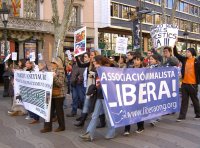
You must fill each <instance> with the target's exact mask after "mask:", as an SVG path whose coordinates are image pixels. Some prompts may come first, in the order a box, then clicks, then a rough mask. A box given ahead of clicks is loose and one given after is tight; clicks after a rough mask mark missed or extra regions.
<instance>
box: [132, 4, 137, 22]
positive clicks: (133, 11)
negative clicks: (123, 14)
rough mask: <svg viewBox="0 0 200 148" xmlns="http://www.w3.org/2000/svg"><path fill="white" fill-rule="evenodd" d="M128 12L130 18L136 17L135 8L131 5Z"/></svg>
mask: <svg viewBox="0 0 200 148" xmlns="http://www.w3.org/2000/svg"><path fill="white" fill-rule="evenodd" d="M130 14H131V15H130V19H132V20H134V19H135V18H136V17H137V14H136V9H135V8H133V7H130Z"/></svg>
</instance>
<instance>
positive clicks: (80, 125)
mask: <svg viewBox="0 0 200 148" xmlns="http://www.w3.org/2000/svg"><path fill="white" fill-rule="evenodd" d="M87 115H88V114H87V113H82V114H81V120H80V122H79V123H77V124H74V125H75V126H77V127H82V126H84V123H85V120H86V119H87Z"/></svg>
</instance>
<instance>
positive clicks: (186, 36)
mask: <svg viewBox="0 0 200 148" xmlns="http://www.w3.org/2000/svg"><path fill="white" fill-rule="evenodd" d="M188 35H189V32H188V30H187V28H186V27H185V31H184V32H183V36H184V39H185V44H186V49H187V46H188Z"/></svg>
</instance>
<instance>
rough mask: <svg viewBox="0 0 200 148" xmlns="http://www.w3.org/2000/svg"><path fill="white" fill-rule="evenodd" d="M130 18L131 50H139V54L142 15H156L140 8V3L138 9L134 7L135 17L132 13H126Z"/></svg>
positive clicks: (141, 47)
mask: <svg viewBox="0 0 200 148" xmlns="http://www.w3.org/2000/svg"><path fill="white" fill-rule="evenodd" d="M128 14H129V15H130V16H133V17H132V19H131V21H132V22H133V25H132V38H133V46H132V47H133V48H132V50H133V49H134V48H139V49H140V52H141V53H142V49H143V46H142V20H143V18H144V14H149V15H154V14H156V13H155V12H154V11H152V10H149V9H148V8H144V7H142V4H141V1H140V7H136V15H135V14H134V13H132V12H129V13H128Z"/></svg>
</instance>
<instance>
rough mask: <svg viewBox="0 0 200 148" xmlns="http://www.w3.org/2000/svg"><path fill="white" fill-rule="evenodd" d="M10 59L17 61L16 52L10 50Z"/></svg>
mask: <svg viewBox="0 0 200 148" xmlns="http://www.w3.org/2000/svg"><path fill="white" fill-rule="evenodd" d="M12 60H13V61H17V52H12Z"/></svg>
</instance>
